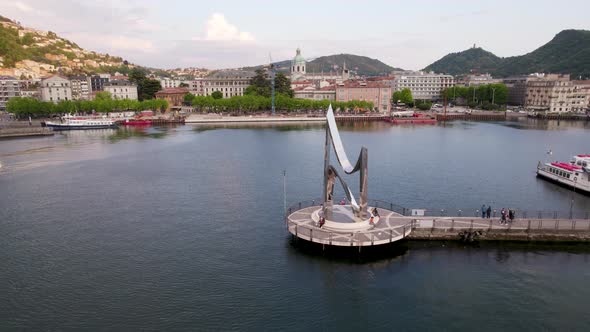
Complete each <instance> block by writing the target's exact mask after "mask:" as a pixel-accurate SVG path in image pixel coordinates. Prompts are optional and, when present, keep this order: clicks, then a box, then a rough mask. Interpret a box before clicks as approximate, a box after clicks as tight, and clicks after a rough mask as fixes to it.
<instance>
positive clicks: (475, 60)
mask: <svg viewBox="0 0 590 332" xmlns="http://www.w3.org/2000/svg"><path fill="white" fill-rule="evenodd" d="M501 62H502V58H499V57H497V56H495V55H494V54H493V53H491V52H488V51H486V50H484V49H482V48H480V47H477V48H470V49H468V50H465V51H463V52H458V53H451V54H447V55H445V56H444V57H443V58H442V59H440V60H438V61H436V62H434V63H433V64H431V65H430V66H428V67H426V68H424V70H425V71H434V72H436V73H445V74H451V75H461V74H466V73H470V72H478V73H488V72H492V71H494V70H496V69H497V68H498V66H500V63H501Z"/></svg>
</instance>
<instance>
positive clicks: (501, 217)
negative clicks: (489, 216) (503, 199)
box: [500, 208, 506, 224]
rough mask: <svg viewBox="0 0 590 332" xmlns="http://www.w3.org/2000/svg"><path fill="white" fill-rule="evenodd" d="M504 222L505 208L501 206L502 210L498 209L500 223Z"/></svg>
mask: <svg viewBox="0 0 590 332" xmlns="http://www.w3.org/2000/svg"><path fill="white" fill-rule="evenodd" d="M505 223H506V209H505V208H502V210H501V211H500V224H505Z"/></svg>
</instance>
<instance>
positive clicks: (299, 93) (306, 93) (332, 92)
mask: <svg viewBox="0 0 590 332" xmlns="http://www.w3.org/2000/svg"><path fill="white" fill-rule="evenodd" d="M293 97H295V98H301V99H311V100H336V87H335V86H334V85H329V86H324V87H319V86H318V87H316V86H313V85H310V86H304V87H297V88H294V89H293Z"/></svg>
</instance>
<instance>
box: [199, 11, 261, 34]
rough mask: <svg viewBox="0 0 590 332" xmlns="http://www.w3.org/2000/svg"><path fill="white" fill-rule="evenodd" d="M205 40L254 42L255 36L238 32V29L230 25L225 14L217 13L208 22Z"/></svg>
mask: <svg viewBox="0 0 590 332" xmlns="http://www.w3.org/2000/svg"><path fill="white" fill-rule="evenodd" d="M205 40H215V41H227V40H229V41H254V36H253V35H252V34H251V33H249V32H244V31H240V30H238V27H236V26H235V25H233V24H231V23H229V22H228V21H227V20H226V19H225V16H223V14H219V13H215V14H213V15H211V17H210V18H209V20H207V27H206V33H205Z"/></svg>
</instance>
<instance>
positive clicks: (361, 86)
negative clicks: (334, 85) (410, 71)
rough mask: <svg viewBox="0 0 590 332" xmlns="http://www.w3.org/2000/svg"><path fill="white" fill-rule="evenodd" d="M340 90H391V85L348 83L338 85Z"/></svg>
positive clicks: (369, 82) (363, 82) (365, 82)
mask: <svg viewBox="0 0 590 332" xmlns="http://www.w3.org/2000/svg"><path fill="white" fill-rule="evenodd" d="M338 87H339V88H350V89H357V88H358V89H365V88H391V85H389V84H385V83H382V82H373V81H346V82H343V83H341V84H339V85H338Z"/></svg>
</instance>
